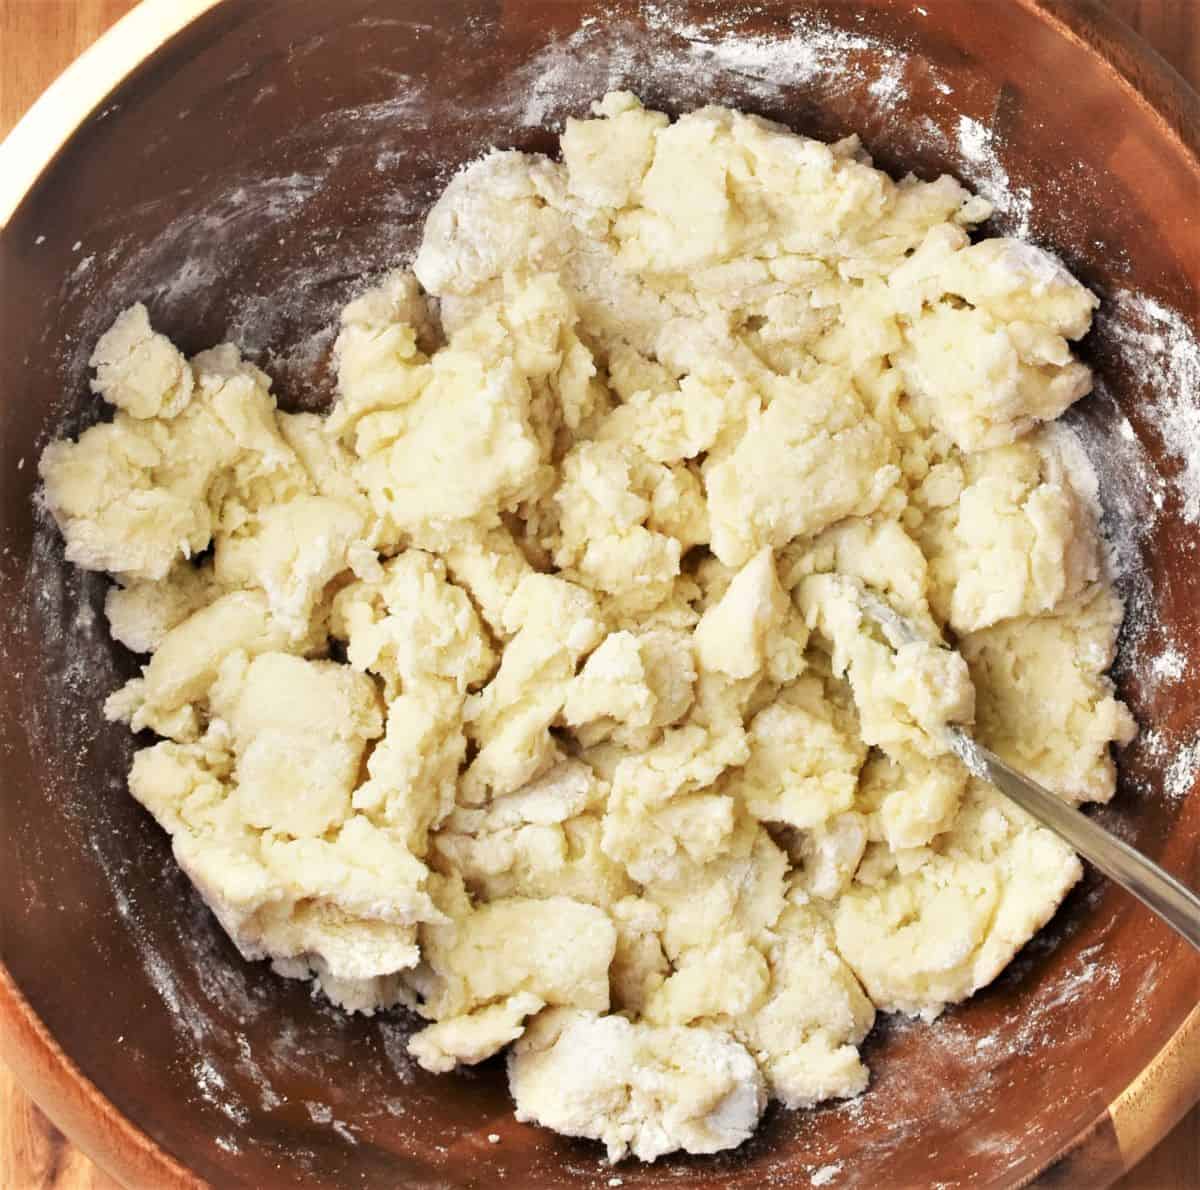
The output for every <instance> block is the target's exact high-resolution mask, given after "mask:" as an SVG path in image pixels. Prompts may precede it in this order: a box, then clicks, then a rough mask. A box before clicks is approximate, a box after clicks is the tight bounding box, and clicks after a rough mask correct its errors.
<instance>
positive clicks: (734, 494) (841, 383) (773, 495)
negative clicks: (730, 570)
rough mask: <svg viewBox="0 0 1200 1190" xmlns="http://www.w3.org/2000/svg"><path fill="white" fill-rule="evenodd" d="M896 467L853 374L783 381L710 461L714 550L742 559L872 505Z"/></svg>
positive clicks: (733, 562)
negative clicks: (738, 435) (742, 431)
mask: <svg viewBox="0 0 1200 1190" xmlns="http://www.w3.org/2000/svg"><path fill="white" fill-rule="evenodd" d="M898 477H899V471H898V469H897V468H896V466H895V465H894V464H893V462H892V448H891V445H890V443H889V441H888V439H887V437H886V435H885V434H884V432H883V430H882V428H881V427H880V426H879V424H878V423H877V422H876V421H875V420H874V419H873V418H872V417H871V416H870V415H869V414H868V413H867V412H866V410H865V409H864V408H863V407H862V404H861V402H860V401H859V399H858V398H857V396H856V395H855V393H854V390H853V388H852V386H851V384H850V382H849V379H848V378H846V377H844V376H842V375H840V374H838V373H837V372H834V371H829V372H825V373H822V374H821V375H820V376H819V377H818V379H816V380H815V381H814V382H813V383H811V384H805V385H801V384H798V383H794V382H789V383H788V384H787V385H783V384H781V386H780V391H779V392H778V393H776V395H775V396H774V398H773V399H772V401H771V403H770V404H769V405H768V406H767V408H766V410H765V411H763V412H762V413H761V414H756V415H755V414H752V415H751V417H750V420H749V423H748V428H747V430H746V432H745V434H744V435H743V436H742V438H741V440H740V441H739V442H738V443H737V445H736V446H735V447H734V448H733V449H732V450H730V451H728V452H727V453H722V454H721V455H719V456H715V457H714V456H713V455H710V456H709V459H708V461H707V462H706V464H705V466H704V480H705V485H706V488H707V492H708V511H709V519H710V522H711V526H712V550H713V553H714V554H716V555H717V557H718V558H720V560H721V561H722V562H724V563H725V564H726V565H727V566H740V565H742V564H743V563H745V562H747V561H748V560H749V559H750V558H751V557H752V556H753V555H754V554H755V553H757V552H758V551H759V550H760V549H762V547H763V546H770V547H772V548H773V549H779V548H780V547H781V546H784V545H786V544H787V543H788V542H789V541H790V540H791V539H792V538H793V537H798V536H802V535H805V534H811V533H817V532H819V531H820V530H822V529H824V528H825V527H826V526H828V525H831V524H832V523H833V522H834V521H837V520H840V519H841V518H842V517H846V516H865V515H867V514H868V513H870V512H873V511H874V510H875V509H876V508H877V507H878V506H879V504H880V502H881V501H882V500H883V498H884V496H885V495H886V494H887V493H888V491H889V489H891V487H892V486H893V485H894V484H895V482H896V480H897V479H898Z"/></svg>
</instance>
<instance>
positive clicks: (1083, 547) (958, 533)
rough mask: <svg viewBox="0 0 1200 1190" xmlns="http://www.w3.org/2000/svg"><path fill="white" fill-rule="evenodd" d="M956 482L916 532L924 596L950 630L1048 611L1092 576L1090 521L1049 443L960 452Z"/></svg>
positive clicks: (1095, 555) (1095, 562) (1094, 546)
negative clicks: (925, 570)
mask: <svg viewBox="0 0 1200 1190" xmlns="http://www.w3.org/2000/svg"><path fill="white" fill-rule="evenodd" d="M963 482H964V485H965V486H964V487H963V489H962V493H961V495H960V496H959V497H958V499H957V501H956V502H955V503H954V504H951V505H950V506H949V507H948V508H946V509H944V510H941V511H938V512H935V513H933V514H932V515H930V516H929V517H927V518H926V520H925V522H924V523H923V524H922V526H921V528H920V529H919V530H918V536H919V538H920V540H921V544H922V546H923V547H924V549H925V551H926V554H927V555H928V557H929V560H930V562H929V565H930V577H931V583H932V585H931V591H930V598H931V600H932V602H933V603H934V605H935V607H936V609H937V610H938V612H939V613H940V614H941V615H942V616H943V617H944V618H945V619H946V620H948V622H949V623H950V626H951V627H952V628H953V629H954V630H955V631H956V632H960V633H966V632H975V631H978V630H979V629H981V628H987V627H988V626H989V625H991V624H996V623H998V622H999V621H1001V620H1006V619H1010V618H1011V617H1013V616H1030V615H1038V614H1039V613H1042V612H1049V611H1051V610H1052V609H1053V608H1055V607H1056V606H1057V605H1058V604H1059V603H1061V602H1062V601H1063V600H1065V599H1070V598H1072V597H1073V596H1075V595H1078V594H1079V592H1080V591H1081V590H1083V588H1084V587H1085V586H1086V585H1087V584H1088V583H1090V582H1092V581H1094V580H1095V579H1096V578H1097V577H1098V575H1099V546H1098V543H1097V540H1096V531H1095V527H1094V525H1093V524H1092V518H1091V516H1090V513H1089V511H1088V509H1087V508H1086V506H1085V505H1084V503H1083V501H1082V500H1081V499H1080V497H1079V496H1078V495H1077V494H1076V492H1075V490H1074V488H1073V486H1072V484H1071V481H1070V479H1069V478H1068V476H1067V475H1066V473H1065V470H1064V468H1063V465H1062V461H1061V458H1060V456H1059V455H1058V452H1057V451H1055V450H1054V448H1053V447H1052V446H1051V445H1049V444H1046V445H1045V446H1042V444H1040V443H1026V442H1019V443H1014V444H1013V445H1012V446H1006V447H999V448H997V449H993V450H988V451H985V452H982V453H979V454H974V455H970V456H969V457H968V458H967V459H966V460H965V464H964V475H963Z"/></svg>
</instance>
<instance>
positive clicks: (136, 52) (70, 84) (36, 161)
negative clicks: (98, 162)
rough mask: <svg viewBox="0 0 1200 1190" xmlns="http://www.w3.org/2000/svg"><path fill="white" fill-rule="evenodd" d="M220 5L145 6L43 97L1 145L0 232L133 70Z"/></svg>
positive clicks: (210, 0) (150, 2)
mask: <svg viewBox="0 0 1200 1190" xmlns="http://www.w3.org/2000/svg"><path fill="white" fill-rule="evenodd" d="M218 3H220V0H142V2H141V3H140V4H139V5H137V7H136V8H133V9H131V10H130V11H129V12H128V13H126V14H125V16H123V17H122V18H121V19H120V20H119V21H117V23H116V24H115V25H113V26H112V28H111V29H109V30H108V31H107V32H106V33H104V34H102V35H101V36H100V38H99V39H98V40H96V41H94V42H93V43H92V44H91V45H90V46H89V47H88V48H87V49H86V50H85V51H84V52H83V53H82V54H81V55H80V56H79V57H78V58H76V59H75V61H74V62H72V63H71V65H70V66H68V67H67V69H66V70H64V71H63V72H62V74H60V75H59V76H58V78H57V79H55V81H54V82H53V83H51V84H50V86H49V87H48V88H47V89H46V90H45V91H44V92H43V93H42V94H41V96H40V97H39V98H38V99H37V100H36V101H35V102H34V104H33V106H32V107H31V108H30V109H29V110H28V111H27V112H26V113H25V115H24V116H22V117H21V119H20V121H18V123H17V125H16V127H14V128H13V130H12V131H11V132H10V133H9V134H8V136H7V137H6V138H5V139H4V141H3V143H0V228H4V227H6V226H7V225H8V221H9V220H10V219H11V218H12V215H13V212H14V211H15V210H16V209H17V207H18V206H20V204H21V202H22V200H23V199H24V197H25V195H26V194H28V193H29V191H30V190H31V189H32V187H33V186H34V185H35V184H36V182H37V180H38V178H40V177H41V176H42V173H43V172H44V171H45V169H46V167H47V166H48V165H49V164H50V163H51V161H53V160H54V158H55V156H56V154H57V153H58V151H59V150H60V149H61V148H62V147H63V145H65V144H66V143H67V141H68V140H69V139H70V138H71V136H72V135H74V133H75V131H76V130H77V129H78V128H79V126H80V125H81V124H82V123H83V121H84V120H85V119H87V117H88V115H90V114H91V112H92V111H94V110H95V108H96V107H98V106H99V104H100V103H101V102H103V100H104V98H105V97H106V96H107V95H108V94H109V93H110V92H111V91H112V90H113V88H114V87H116V86H117V84H118V83H120V82H121V81H122V80H123V79H124V78H125V77H126V76H127V75H128V74H129V73H130V72H131V71H132V70H134V69H135V68H136V67H138V66H139V65H141V63H143V62H144V61H145V60H146V59H147V58H148V57H149V56H150V55H151V54H152V53H154V51H155V50H156V49H158V48H159V46H161V45H163V44H165V43H166V42H167V41H168V40H170V38H172V37H174V36H175V34H176V33H178V32H179V30H180V29H182V28H183V27H184V26H185V25H188V24H190V23H191V22H192V21H194V20H195V19H196V18H197V17H198V16H200V15H201V14H203V13H205V12H207V11H208V10H209V9H210V8H212V7H213V6H214V5H215V4H218Z"/></svg>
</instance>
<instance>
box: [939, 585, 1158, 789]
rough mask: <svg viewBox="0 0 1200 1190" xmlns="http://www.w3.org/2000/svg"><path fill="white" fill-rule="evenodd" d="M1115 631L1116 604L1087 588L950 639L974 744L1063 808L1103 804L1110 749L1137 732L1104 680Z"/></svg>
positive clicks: (1112, 776) (1101, 590) (1109, 594)
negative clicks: (1051, 607) (970, 695)
mask: <svg viewBox="0 0 1200 1190" xmlns="http://www.w3.org/2000/svg"><path fill="white" fill-rule="evenodd" d="M1120 625H1121V602H1120V600H1119V598H1118V597H1117V596H1116V594H1115V593H1114V592H1113V591H1112V589H1111V588H1109V587H1106V586H1104V585H1102V584H1096V585H1094V586H1093V587H1091V588H1089V589H1088V590H1086V591H1084V592H1083V593H1082V594H1080V595H1079V596H1077V597H1076V598H1074V599H1072V600H1069V601H1068V602H1066V603H1064V604H1063V605H1061V606H1060V607H1058V608H1057V609H1056V610H1055V611H1054V612H1052V613H1050V614H1048V615H1041V616H1033V617H1028V618H1026V617H1018V618H1017V619H1013V620H1005V621H1004V622H1003V623H1001V624H996V625H994V626H993V627H991V628H985V629H983V630H982V631H980V632H973V633H970V634H969V635H967V636H964V637H963V638H962V640H961V641H960V642H959V647H960V648H961V650H962V655H963V656H964V657H965V658H966V660H967V664H968V665H969V666H970V667H971V673H972V675H973V677H974V679H975V688H976V691H977V692H978V706H977V734H978V736H979V740H980V742H981V743H983V744H986V745H987V746H988V747H989V748H991V749H992V750H993V751H995V752H996V753H997V754H998V755H999V756H1001V757H1002V758H1003V759H1004V760H1006V761H1007V762H1008V763H1009V764H1011V765H1013V766H1014V767H1015V768H1018V769H1020V771H1021V772H1023V773H1027V774H1028V775H1029V776H1031V777H1032V778H1033V779H1034V780H1035V781H1040V782H1041V783H1042V784H1043V785H1045V786H1046V788H1047V789H1050V790H1051V791H1053V792H1054V793H1057V794H1058V795H1059V796H1060V797H1062V798H1065V799H1066V800H1067V801H1070V802H1085V801H1088V802H1106V801H1108V800H1109V799H1110V798H1111V797H1112V795H1113V793H1114V791H1115V790H1116V786H1117V771H1116V765H1115V764H1114V763H1113V757H1112V751H1111V747H1110V745H1111V744H1114V743H1115V744H1117V745H1124V744H1128V743H1129V742H1130V741H1131V740H1132V739H1133V737H1134V736H1135V735H1136V734H1137V725H1136V723H1135V722H1134V719H1133V716H1132V715H1131V714H1130V713H1129V710H1128V708H1126V706H1125V704H1124V703H1122V702H1121V701H1119V700H1118V699H1117V697H1116V694H1115V691H1114V688H1113V683H1112V680H1111V679H1110V678H1109V677H1108V676H1107V671H1108V668H1109V666H1111V665H1112V663H1113V658H1114V656H1115V654H1116V644H1117V632H1118V630H1119V628H1120Z"/></svg>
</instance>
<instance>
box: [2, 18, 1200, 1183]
mask: <svg viewBox="0 0 1200 1190" xmlns="http://www.w3.org/2000/svg"><path fill="white" fill-rule="evenodd" d="M136 2H137V0H0V136H3V135H4V134H5V133H7V131H8V130H9V128H10V127H12V125H13V124H14V123H16V121H17V120H18V119H19V118H20V116H21V114H22V112H24V111H25V109H26V108H27V107H28V106H29V105H30V104H31V103H32V102H33V101H34V99H36V98H37V96H38V95H39V94H40V93H41V91H42V90H43V89H44V88H45V87H46V86H47V85H48V84H49V83H50V82H51V81H52V80H53V79H54V78H55V77H56V76H57V75H58V74H59V72H60V71H62V70H63V68H64V67H66V66H67V64H68V63H70V62H71V61H72V60H73V59H74V58H75V57H77V56H78V55H79V54H81V53H82V52H83V51H84V50H85V49H86V48H87V47H88V46H89V45H90V44H91V43H92V42H93V41H94V40H95V39H96V38H97V37H99V36H100V34H101V33H103V32H104V30H105V29H107V28H108V26H109V25H111V24H112V23H113V22H114V21H116V20H117V19H118V18H119V17H121V16H122V15H123V14H124V13H126V12H127V11H128V10H129V9H131V8H132V7H133V6H134V4H135V3H136ZM1109 6H1110V7H1111V8H1112V9H1113V10H1114V11H1115V12H1116V13H1118V14H1119V15H1120V16H1121V17H1122V18H1123V19H1124V20H1127V21H1128V22H1129V23H1130V24H1131V25H1133V27H1134V28H1135V29H1137V30H1138V31H1139V32H1140V33H1141V34H1142V36H1143V37H1145V38H1146V40H1147V41H1149V42H1150V43H1151V44H1152V45H1153V46H1154V47H1155V48H1156V49H1157V50H1158V51H1159V52H1160V53H1161V54H1162V55H1163V56H1164V57H1165V58H1166V59H1167V60H1168V61H1169V62H1171V64H1172V65H1173V66H1175V68H1176V69H1177V70H1179V71H1180V72H1181V73H1182V74H1183V75H1184V77H1185V78H1187V79H1188V80H1190V81H1191V83H1192V84H1193V86H1196V87H1200V0H1109ZM0 1190H119V1187H118V1186H117V1183H116V1182H114V1181H113V1180H112V1179H111V1178H110V1177H108V1176H107V1175H106V1174H104V1173H103V1172H101V1171H100V1170H99V1169H97V1168H96V1166H94V1165H93V1164H92V1163H91V1162H90V1161H89V1160H88V1158H87V1157H85V1156H84V1155H83V1154H82V1153H81V1152H79V1150H78V1149H76V1148H74V1147H73V1146H72V1145H71V1144H70V1142H68V1141H67V1140H66V1138H65V1137H64V1136H63V1135H62V1133H60V1132H59V1131H58V1129H56V1128H55V1127H54V1125H53V1124H51V1123H50V1121H49V1120H47V1119H46V1117H45V1116H43V1115H42V1113H41V1112H40V1111H38V1109H37V1108H36V1107H35V1106H34V1105H33V1103H32V1102H30V1100H29V1099H28V1098H27V1097H26V1096H25V1095H24V1094H23V1093H22V1092H21V1090H20V1088H19V1087H18V1086H17V1085H16V1083H15V1082H14V1080H13V1078H12V1076H11V1075H10V1074H9V1073H8V1071H7V1070H6V1069H4V1068H3V1066H0ZM1115 1190H1200V1106H1197V1107H1196V1108H1194V1109H1193V1110H1192V1111H1191V1112H1190V1113H1189V1114H1188V1115H1187V1116H1186V1117H1185V1118H1184V1119H1183V1120H1182V1121H1181V1122H1180V1124H1179V1126H1178V1127H1177V1128H1176V1129H1175V1131H1174V1132H1173V1133H1172V1134H1171V1135H1170V1136H1169V1137H1167V1139H1166V1140H1164V1141H1163V1142H1162V1143H1161V1144H1160V1145H1159V1146H1158V1148H1157V1149H1155V1150H1154V1152H1152V1153H1151V1154H1150V1155H1149V1156H1148V1157H1147V1158H1146V1159H1145V1160H1144V1161H1143V1162H1142V1163H1141V1164H1140V1165H1139V1166H1138V1167H1137V1168H1136V1169H1135V1170H1134V1171H1133V1172H1132V1173H1130V1174H1129V1175H1127V1176H1126V1177H1125V1178H1123V1179H1122V1180H1121V1181H1120V1182H1119V1183H1118V1184H1117V1187H1116V1188H1115Z"/></svg>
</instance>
